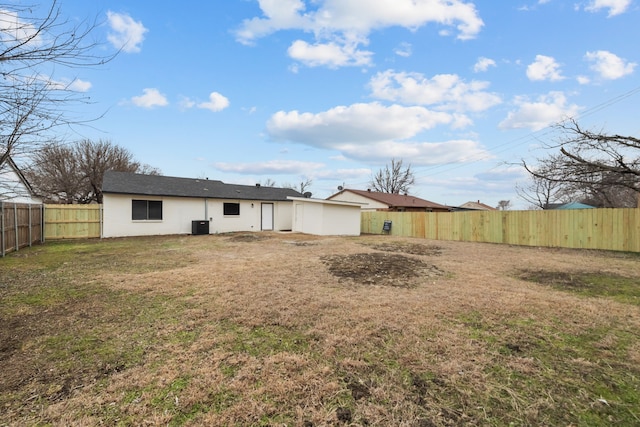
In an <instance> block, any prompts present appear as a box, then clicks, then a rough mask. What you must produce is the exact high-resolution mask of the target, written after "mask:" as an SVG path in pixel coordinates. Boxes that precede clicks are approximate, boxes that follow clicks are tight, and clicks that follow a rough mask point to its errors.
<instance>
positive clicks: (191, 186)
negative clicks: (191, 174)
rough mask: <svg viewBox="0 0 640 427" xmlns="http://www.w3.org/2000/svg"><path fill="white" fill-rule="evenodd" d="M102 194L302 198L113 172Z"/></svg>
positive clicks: (276, 190)
mask: <svg viewBox="0 0 640 427" xmlns="http://www.w3.org/2000/svg"><path fill="white" fill-rule="evenodd" d="M102 192H103V193H105V194H109V193H112V194H139V195H144V196H165V197H198V198H211V199H240V200H269V201H287V196H293V197H303V196H302V194H300V193H299V192H297V191H296V190H292V189H290V188H276V187H264V186H260V187H258V186H256V185H235V184H225V183H224V182H222V181H217V180H208V179H192V178H177V177H172V176H161V175H141V174H136V173H131V172H114V171H107V172H106V173H105V174H104V179H103V182H102Z"/></svg>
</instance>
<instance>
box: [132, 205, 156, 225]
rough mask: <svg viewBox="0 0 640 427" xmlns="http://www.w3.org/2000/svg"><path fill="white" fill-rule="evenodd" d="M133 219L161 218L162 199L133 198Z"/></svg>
mask: <svg viewBox="0 0 640 427" xmlns="http://www.w3.org/2000/svg"><path fill="white" fill-rule="evenodd" d="M131 219H133V220H140V221H145V220H161V219H162V201H161V200H132V201H131Z"/></svg>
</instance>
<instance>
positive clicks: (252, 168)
mask: <svg viewBox="0 0 640 427" xmlns="http://www.w3.org/2000/svg"><path fill="white" fill-rule="evenodd" d="M324 166H325V165H324V164H323V163H317V162H303V161H299V160H269V161H266V162H254V163H223V162H219V163H214V164H213V167H215V168H216V169H218V170H219V171H222V172H235V173H240V174H276V175H279V174H305V175H306V174H309V173H311V172H312V171H314V170H318V169H322V168H323V167H324Z"/></svg>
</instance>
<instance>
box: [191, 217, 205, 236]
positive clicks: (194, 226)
mask: <svg viewBox="0 0 640 427" xmlns="http://www.w3.org/2000/svg"><path fill="white" fill-rule="evenodd" d="M191 234H193V235H194V236H195V235H199V234H209V221H207V220H203V221H191Z"/></svg>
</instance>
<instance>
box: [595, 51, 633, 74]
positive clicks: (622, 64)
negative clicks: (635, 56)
mask: <svg viewBox="0 0 640 427" xmlns="http://www.w3.org/2000/svg"><path fill="white" fill-rule="evenodd" d="M585 59H586V60H587V61H589V62H591V66H590V68H591V69H592V70H593V71H595V72H596V73H598V75H599V76H600V77H601V78H603V79H606V80H615V79H619V78H621V77H624V76H626V75H629V74H631V73H633V70H634V69H635V67H636V65H637V64H636V63H633V62H628V61H626V60H625V59H623V58H620V57H619V56H617V55H615V54H613V53H611V52H608V51H606V50H598V51H595V52H587V54H586V55H585Z"/></svg>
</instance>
